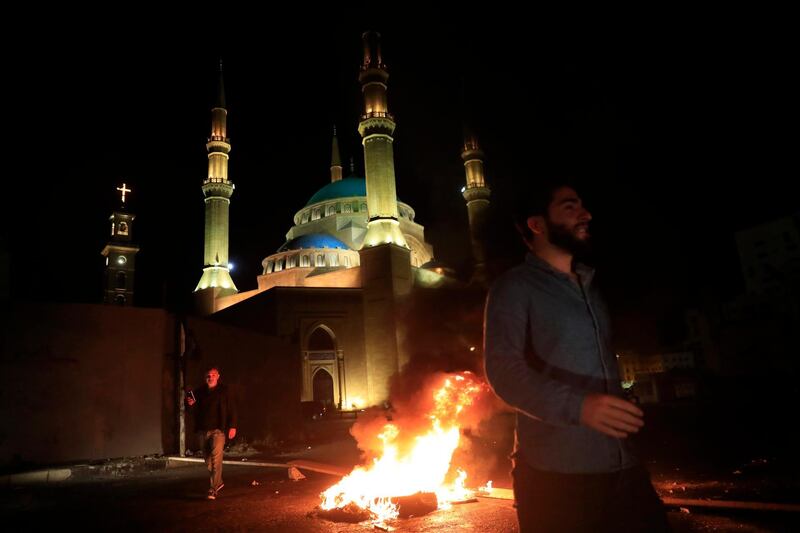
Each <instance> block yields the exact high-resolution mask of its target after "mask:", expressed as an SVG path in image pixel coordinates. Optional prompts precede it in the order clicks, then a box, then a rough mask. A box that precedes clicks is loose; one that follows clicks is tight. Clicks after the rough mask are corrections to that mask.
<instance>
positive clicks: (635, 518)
mask: <svg viewBox="0 0 800 533" xmlns="http://www.w3.org/2000/svg"><path fill="white" fill-rule="evenodd" d="M514 463H515V464H514V472H513V476H514V498H515V500H516V504H515V505H516V507H517V517H518V519H519V529H520V533H545V532H547V533H549V532H559V533H567V532H570V533H571V532H583V531H586V532H591V533H601V532H605V531H609V532H610V531H615V532H628V531H630V532H638V531H641V532H647V533H659V532H666V531H670V527H669V524H668V523H667V516H666V512H665V511H664V506H663V505H662V503H661V499H660V498H659V497H658V494H656V491H655V490H654V489H653V485H652V483H651V482H650V476H649V474H648V473H647V471H646V470H645V469H644V468H643V467H641V466H639V467H634V468H628V469H625V470H621V471H619V472H613V473H608V474H559V473H556V472H545V471H542V470H537V469H535V468H531V467H530V466H528V465H527V464H525V463H524V462H523V461H521V460H519V459H517V460H515V461H514Z"/></svg>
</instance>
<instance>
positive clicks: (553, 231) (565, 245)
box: [544, 219, 592, 257]
mask: <svg viewBox="0 0 800 533" xmlns="http://www.w3.org/2000/svg"><path fill="white" fill-rule="evenodd" d="M544 222H545V224H546V225H547V236H548V239H549V240H550V244H552V245H553V246H556V247H557V248H561V249H562V250H564V251H565V252H568V253H570V254H572V255H573V256H575V257H585V256H586V255H588V254H589V252H591V250H592V244H591V237H590V236H589V234H588V233H587V236H586V239H579V238H578V237H576V236H575V234H574V233H573V232H572V231H571V230H570V229H569V228H567V227H566V226H564V225H562V224H555V223H553V222H550V221H549V220H547V219H545V221H544Z"/></svg>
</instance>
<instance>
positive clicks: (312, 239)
mask: <svg viewBox="0 0 800 533" xmlns="http://www.w3.org/2000/svg"><path fill="white" fill-rule="evenodd" d="M304 248H340V249H342V250H349V248H348V247H347V245H346V244H345V243H343V242H342V241H340V240H339V239H337V238H336V237H334V236H332V235H328V234H327V233H310V234H308V235H301V236H299V237H296V238H294V239H292V240H291V241H287V242H286V243H284V245H283V246H281V247H280V248H278V251H279V252H286V251H289V250H301V249H304Z"/></svg>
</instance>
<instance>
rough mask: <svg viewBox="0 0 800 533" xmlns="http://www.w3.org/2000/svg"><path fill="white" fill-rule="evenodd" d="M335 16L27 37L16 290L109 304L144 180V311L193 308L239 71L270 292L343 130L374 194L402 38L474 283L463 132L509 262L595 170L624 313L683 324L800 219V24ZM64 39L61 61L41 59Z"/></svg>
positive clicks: (433, 230) (603, 240)
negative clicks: (370, 97)
mask: <svg viewBox="0 0 800 533" xmlns="http://www.w3.org/2000/svg"><path fill="white" fill-rule="evenodd" d="M395 7H396V9H401V8H402V7H401V6H400V5H398V6H395ZM361 13H363V10H362V11H361ZM322 15H323V16H322V17H321V20H323V21H325V24H324V25H323V23H322V22H320V23H319V24H316V25H315V24H310V23H308V22H307V21H306V20H305V17H303V16H301V14H299V13H298V14H296V15H292V16H288V15H287V16H286V17H285V18H283V19H278V18H276V17H273V18H267V19H264V21H263V24H260V23H259V22H258V21H253V20H251V21H250V23H249V24H242V25H241V26H238V25H237V24H238V23H237V22H236V21H234V20H232V19H230V20H228V19H226V20H225V21H224V22H225V23H226V24H227V26H228V27H227V29H226V30H225V31H224V32H222V33H220V34H215V32H213V31H210V30H208V27H209V22H206V23H205V27H203V28H197V29H196V31H186V32H184V31H183V30H182V29H180V28H184V27H186V25H188V23H183V25H170V24H167V23H164V24H163V25H161V26H159V27H152V28H149V27H144V26H138V27H137V28H135V29H132V30H122V29H119V28H117V27H115V26H114V25H97V26H93V28H106V29H104V30H102V31H100V30H97V29H92V30H89V29H79V28H77V27H76V26H70V27H69V29H64V28H65V27H64V26H59V27H58V28H46V27H44V26H42V27H40V28H39V29H38V33H37V31H33V32H30V33H28V34H27V36H26V37H20V38H19V40H18V41H17V42H16V43H15V50H18V51H20V53H19V54H16V55H14V56H13V57H11V58H9V61H10V67H9V68H10V69H12V71H13V76H11V77H10V78H9V81H7V82H6V88H10V89H11V96H10V98H11V99H10V100H8V101H7V102H6V104H7V106H8V107H7V108H6V110H7V112H8V114H7V115H6V117H7V119H8V118H9V117H10V118H11V120H12V124H10V125H9V124H8V123H7V124H6V125H7V128H6V131H7V139H6V141H7V143H10V144H7V148H9V147H10V148H11V149H12V151H11V152H10V153H9V152H6V161H7V163H8V162H9V160H16V163H15V164H14V166H15V167H16V170H13V171H11V174H10V175H6V182H7V183H8V184H9V185H11V183H13V184H14V186H12V187H11V188H10V190H9V189H7V191H6V192H7V193H12V195H11V198H7V199H6V202H11V203H13V204H16V205H17V206H21V207H23V210H22V211H21V213H20V214H18V215H14V216H13V217H11V216H10V211H9V210H8V209H6V210H5V216H6V217H7V218H8V221H7V222H6V223H5V224H4V231H5V232H6V236H5V241H6V243H7V246H8V247H9V248H10V258H11V275H12V278H11V279H12V294H13V295H14V296H15V297H19V298H23V299H33V300H40V301H58V302H100V301H101V300H102V271H103V258H102V256H101V255H100V251H101V250H102V248H103V246H104V245H105V243H106V240H107V238H108V223H107V219H108V216H109V215H110V214H111V211H112V210H113V209H114V208H115V207H116V205H117V203H118V195H117V193H116V191H115V188H116V187H117V186H119V185H120V184H121V183H122V182H123V181H124V182H125V183H126V184H127V185H128V186H129V187H130V188H132V189H133V193H132V195H131V201H130V206H131V210H132V211H134V212H135V213H136V215H137V218H136V222H135V224H134V235H135V240H136V241H137V242H138V244H139V245H140V246H141V252H140V253H139V255H138V258H137V261H138V264H137V274H136V275H137V278H136V294H137V303H138V304H140V305H145V306H162V305H167V306H169V307H172V308H179V307H180V306H181V305H183V302H184V300H185V297H186V296H187V295H188V294H190V292H191V290H192V289H193V288H194V286H195V284H196V283H197V281H198V280H199V278H200V275H201V272H202V266H203V265H202V253H203V227H204V218H203V216H204V211H203V195H202V192H201V188H200V187H201V184H202V181H203V179H204V178H205V175H206V167H207V158H206V149H205V142H206V137H207V136H208V134H209V128H210V108H211V105H212V102H213V96H214V91H215V78H216V65H217V62H218V58H219V57H220V56H221V57H222V58H223V60H224V64H225V72H226V74H225V79H226V93H227V101H228V110H229V115H228V127H229V130H228V133H229V136H230V138H231V143H232V146H233V150H232V152H231V163H230V176H231V179H232V181H233V182H234V183H235V185H236V191H235V193H234V196H233V199H232V205H231V211H230V222H231V234H230V250H231V252H230V255H231V261H232V262H233V263H234V264H235V270H234V272H233V278H234V281H235V282H236V284H237V286H238V288H239V289H240V290H249V289H253V288H255V287H256V276H257V275H258V274H259V273H260V270H261V265H260V263H261V260H262V259H263V258H264V257H266V256H267V255H269V254H270V253H273V252H274V251H275V250H277V248H278V247H279V246H280V245H281V244H283V242H284V241H285V233H286V231H287V230H288V229H289V228H290V227H291V225H292V217H293V215H294V213H295V212H296V211H297V210H298V209H300V208H301V207H303V206H304V205H305V203H306V202H307V201H308V199H309V198H310V197H311V195H312V194H313V193H314V192H315V191H316V190H318V189H319V188H320V187H322V186H323V185H325V184H326V183H328V182H329V179H330V178H329V164H330V140H331V130H332V127H333V124H336V125H337V127H338V131H339V143H340V146H341V150H342V159H343V161H349V158H350V157H351V156H355V167H356V173H357V174H358V175H360V176H363V161H362V159H363V152H362V150H361V147H360V139H359V137H358V133H357V131H356V125H357V116H358V114H359V112H360V109H361V107H360V106H361V101H360V89H359V85H358V82H357V75H358V66H359V63H360V57H361V41H360V35H361V32H362V31H364V30H366V29H369V28H372V29H375V30H377V31H380V32H381V33H382V35H383V50H384V61H385V63H386V64H387V66H388V69H389V72H390V79H389V106H390V110H391V111H392V112H393V113H394V115H395V118H396V120H397V125H398V126H397V130H396V133H395V164H396V175H397V190H398V195H399V197H400V198H401V199H402V200H403V201H405V202H406V203H408V204H410V205H411V206H412V207H414V208H415V210H416V213H417V220H418V221H419V222H420V223H422V224H423V225H424V226H425V228H426V235H427V240H428V241H429V242H431V243H432V244H433V246H434V252H435V255H436V257H437V259H439V260H442V261H444V262H446V263H449V264H451V265H453V266H454V267H456V268H457V269H461V272H462V273H464V272H465V271H464V269H465V268H466V267H467V265H468V245H467V225H466V224H467V214H466V208H465V205H464V201H463V198H462V197H461V194H460V189H461V186H462V185H463V183H464V173H463V166H462V163H461V161H460V158H459V151H460V146H461V142H462V121H463V119H464V118H465V117H468V119H469V121H470V123H471V124H472V125H473V127H474V128H475V129H476V130H477V133H478V137H479V140H480V142H481V144H482V146H483V148H484V149H485V152H486V154H487V160H486V172H487V181H488V183H489V185H490V187H492V189H493V205H494V206H495V209H496V216H495V218H494V220H493V226H492V231H493V234H494V236H495V237H494V239H493V244H492V253H493V254H495V255H496V256H502V257H503V259H504V260H507V261H508V262H509V263H513V262H514V261H517V260H518V259H519V258H520V257H521V255H522V248H521V246H520V244H519V243H518V241H517V239H516V236H515V234H514V231H513V229H512V227H511V225H510V219H508V218H507V217H506V216H504V215H503V207H506V206H508V205H509V202H510V199H511V198H513V197H514V195H515V194H518V191H520V190H524V188H525V185H526V184H527V183H529V182H530V181H531V180H535V179H536V178H537V176H544V175H546V174H547V173H550V172H567V173H571V174H573V175H576V176H578V177H579V179H580V180H581V183H583V184H584V188H583V190H582V191H580V192H581V194H582V196H583V197H584V200H585V202H586V204H587V205H588V207H589V209H590V210H591V211H592V213H593V215H594V221H593V233H594V235H595V238H596V244H597V251H596V254H595V263H596V265H597V266H598V268H600V270H601V272H602V273H603V276H604V279H605V280H606V285H607V287H608V288H609V292H610V295H609V297H610V299H611V301H612V303H613V304H614V305H615V306H616V308H617V309H618V310H619V314H620V315H625V314H626V313H628V314H630V313H631V312H634V311H635V312H637V313H639V312H642V310H645V309H646V310H648V312H650V314H651V315H652V316H661V315H664V314H665V313H667V312H668V311H669V310H674V309H680V308H681V307H683V306H686V305H691V304H693V303H694V302H696V301H698V299H699V298H700V297H701V295H702V294H704V293H707V294H711V295H713V297H715V298H719V299H724V298H726V297H728V296H731V295H734V294H736V293H737V292H739V291H741V289H742V281H741V279H740V275H739V265H738V256H737V252H736V248H735V244H734V237H733V235H734V231H736V230H737V229H741V228H744V227H747V226H749V225H752V224H755V223H759V222H763V221H766V220H770V219H773V218H777V217H780V216H783V215H787V214H790V213H792V212H793V210H796V208H797V204H798V202H797V201H796V200H795V199H794V198H793V196H792V195H791V194H790V193H789V185H787V182H788V181H789V180H792V181H794V180H796V177H797V171H796V168H795V167H796V163H795V162H792V163H791V166H789V165H788V164H787V160H788V154H789V153H790V152H789V143H790V142H791V141H790V138H791V137H790V136H788V135H785V133H784V132H783V131H782V129H783V127H785V126H790V125H793V124H795V123H796V121H795V120H793V119H791V117H792V116H795V115H796V113H795V111H796V103H792V104H791V105H790V104H789V101H790V100H789V93H790V84H789V80H790V79H791V78H792V77H793V73H792V72H791V69H790V63H788V62H787V61H788V58H787V56H788V52H785V50H788V49H789V48H790V47H789V46H788V37H784V35H783V34H782V33H781V31H780V29H774V31H769V28H764V27H757V25H756V24H755V23H754V22H752V23H748V22H747V21H739V22H738V24H736V25H728V24H725V23H723V22H722V21H720V20H711V19H709V20H702V21H698V22H696V23H691V24H690V23H688V22H685V21H682V22H677V21H670V20H667V19H666V18H663V17H662V18H652V17H644V18H643V19H642V21H640V24H639V25H638V26H637V29H635V30H632V29H631V26H627V27H624V28H621V27H618V26H619V25H616V26H603V25H601V24H599V23H596V24H593V25H591V26H586V25H578V24H577V23H575V24H573V23H571V21H564V20H561V21H559V22H560V23H559V24H554V23H552V21H549V20H546V19H543V18H541V19H540V18H535V17H533V18H524V17H522V16H521V15H519V14H517V15H515V14H513V13H500V12H499V10H498V12H497V13H491V12H490V13H486V14H485V16H484V14H482V15H481V16H475V17H469V18H467V19H465V20H471V21H472V22H471V23H472V26H471V28H475V30H471V31H466V26H464V25H459V24H458V23H456V21H455V20H454V19H451V18H449V17H448V16H447V13H444V12H438V13H418V20H416V21H414V22H413V24H412V23H407V24H402V25H401V24H399V23H392V22H391V21H392V19H391V17H390V16H389V15H387V14H383V15H381V16H377V15H375V16H374V17H372V18H368V17H366V16H363V15H356V14H355V13H345V12H339V11H331V12H329V13H323V14H322ZM223 18H224V17H222V16H220V19H223ZM209 20H213V17H211V19H209ZM479 23H480V24H481V25H480V26H477V24H479ZM86 26H88V23H87V24H86ZM476 30H477V31H476ZM44 33H48V35H47V37H48V40H49V42H51V43H53V44H52V45H50V46H46V47H41V46H34V41H35V40H36V39H38V38H40V37H41V36H42V35H43V34H44ZM184 33H185V35H184ZM22 52H24V53H22ZM784 125H785V126H784ZM792 148H793V149H794V147H793V146H792ZM345 166H347V163H345ZM7 168H8V167H7ZM347 173H348V170H347V169H345V174H347ZM6 205H8V204H6Z"/></svg>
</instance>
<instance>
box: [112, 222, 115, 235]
mask: <svg viewBox="0 0 800 533" xmlns="http://www.w3.org/2000/svg"><path fill="white" fill-rule="evenodd" d="M114 228H115V226H114V223H113V222H112V223H111V235H112V236H113V235H114Z"/></svg>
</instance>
